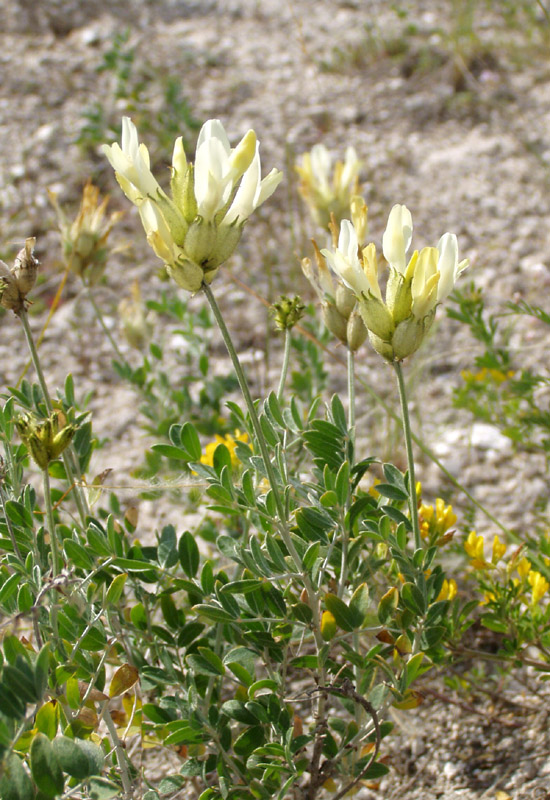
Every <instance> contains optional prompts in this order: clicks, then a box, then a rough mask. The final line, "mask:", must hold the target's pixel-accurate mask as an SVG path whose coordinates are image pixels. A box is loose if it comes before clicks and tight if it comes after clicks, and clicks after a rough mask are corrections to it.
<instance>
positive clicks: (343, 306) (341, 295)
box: [334, 283, 357, 319]
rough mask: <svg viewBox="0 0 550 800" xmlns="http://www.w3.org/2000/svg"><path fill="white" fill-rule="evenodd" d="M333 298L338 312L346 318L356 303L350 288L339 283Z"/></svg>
mask: <svg viewBox="0 0 550 800" xmlns="http://www.w3.org/2000/svg"><path fill="white" fill-rule="evenodd" d="M334 300H335V301H336V308H337V309H338V311H339V312H340V314H341V315H342V316H343V317H345V318H346V319H349V317H350V314H351V312H352V311H353V309H354V308H355V306H356V305H357V298H356V296H355V295H354V293H353V292H352V291H351V289H348V287H347V286H345V285H344V284H343V283H339V284H338V286H337V288H336V295H335V297H334Z"/></svg>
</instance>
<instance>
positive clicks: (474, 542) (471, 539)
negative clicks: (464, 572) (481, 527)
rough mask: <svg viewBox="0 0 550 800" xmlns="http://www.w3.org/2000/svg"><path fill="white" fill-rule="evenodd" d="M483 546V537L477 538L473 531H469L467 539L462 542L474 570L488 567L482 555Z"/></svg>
mask: <svg viewBox="0 0 550 800" xmlns="http://www.w3.org/2000/svg"><path fill="white" fill-rule="evenodd" d="M484 545H485V541H484V539H483V536H478V535H477V533H476V532H475V531H470V533H469V534H468V538H467V539H466V541H465V542H464V549H465V550H466V553H467V554H468V555H469V556H470V558H471V562H470V563H471V565H472V567H474V569H486V568H487V567H488V566H489V564H488V563H487V562H486V561H485V558H484V555H483V548H484Z"/></svg>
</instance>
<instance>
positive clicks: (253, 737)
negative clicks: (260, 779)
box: [233, 725, 265, 758]
mask: <svg viewBox="0 0 550 800" xmlns="http://www.w3.org/2000/svg"><path fill="white" fill-rule="evenodd" d="M264 741H265V733H264V729H263V727H262V726H261V725H253V726H252V727H251V728H247V729H246V730H245V731H243V733H241V735H240V736H238V737H237V739H235V741H234V742H233V750H234V751H235V753H237V755H239V756H241V757H242V758H247V757H248V756H249V755H250V753H252V751H253V750H254V749H255V748H256V747H258V745H260V744H263V743H264Z"/></svg>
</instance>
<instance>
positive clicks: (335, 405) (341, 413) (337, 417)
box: [330, 394, 348, 434]
mask: <svg viewBox="0 0 550 800" xmlns="http://www.w3.org/2000/svg"><path fill="white" fill-rule="evenodd" d="M330 410H331V415H332V419H333V421H334V424H335V425H337V426H338V427H339V428H340V430H341V432H342V433H344V434H347V432H348V421H347V419H346V411H345V409H344V406H343V403H342V401H341V400H340V396H339V395H337V394H335V395H333V396H332V400H331V403H330Z"/></svg>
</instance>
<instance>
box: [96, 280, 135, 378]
mask: <svg viewBox="0 0 550 800" xmlns="http://www.w3.org/2000/svg"><path fill="white" fill-rule="evenodd" d="M85 293H86V297H87V298H88V300H89V301H90V305H91V306H92V308H93V310H94V314H95V315H96V319H97V321H98V322H99V324H100V325H101V328H102V329H103V333H104V334H105V336H106V337H107V339H108V340H109V344H110V345H111V347H112V348H113V350H114V351H115V353H116V357H117V358H118V359H119V360H120V362H121V363H122V364H124V366H125V367H127V368H128V369H130V365H129V364H128V361H127V360H126V359H125V358H124V356H123V355H122V353H121V352H120V349H119V346H118V345H117V343H116V342H115V340H114V338H113V335H112V334H111V331H110V330H109V328H108V327H107V325H106V323H105V320H104V319H103V314H102V313H101V309H100V308H99V306H98V304H97V303H96V301H95V298H94V295H93V293H92V290H91V288H90V287H89V286H86V290H85Z"/></svg>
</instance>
